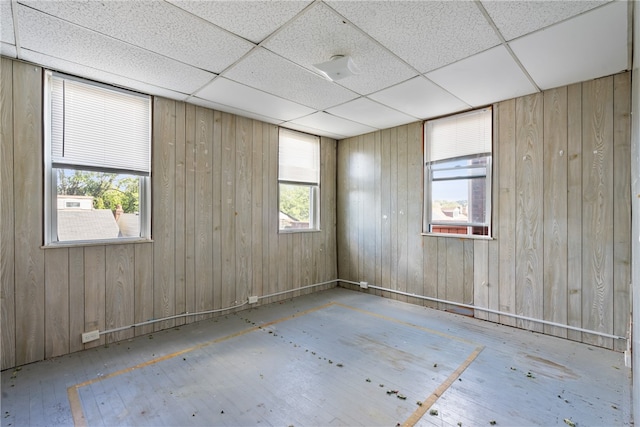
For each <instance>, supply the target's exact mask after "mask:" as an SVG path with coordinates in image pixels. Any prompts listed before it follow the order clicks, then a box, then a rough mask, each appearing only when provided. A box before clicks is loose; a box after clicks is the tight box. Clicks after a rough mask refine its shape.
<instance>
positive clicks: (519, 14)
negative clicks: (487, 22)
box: [482, 0, 610, 40]
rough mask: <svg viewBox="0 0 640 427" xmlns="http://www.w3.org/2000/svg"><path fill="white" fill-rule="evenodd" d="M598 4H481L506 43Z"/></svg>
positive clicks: (502, 2) (503, 2)
mask: <svg viewBox="0 0 640 427" xmlns="http://www.w3.org/2000/svg"><path fill="white" fill-rule="evenodd" d="M608 1H610V0H601V1H593V0H591V1H588V0H581V1H566V0H564V1H531V0H526V1H520V0H518V1H495V0H491V1H482V5H483V6H484V8H485V9H486V10H487V13H489V16H491V19H493V22H494V23H495V24H496V26H497V27H498V30H500V33H501V34H502V36H503V37H504V38H505V39H506V40H512V39H514V38H516V37H520V36H522V35H524V34H528V33H531V32H533V31H536V30H539V29H541V28H544V27H548V26H549V25H552V24H555V23H557V22H560V21H563V20H565V19H568V18H571V17H572V16H575V15H579V14H580V13H582V12H585V11H587V10H590V9H593V8H594V7H597V6H601V5H603V4H604V3H606V2H608Z"/></svg>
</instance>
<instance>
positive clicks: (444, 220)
mask: <svg viewBox="0 0 640 427" xmlns="http://www.w3.org/2000/svg"><path fill="white" fill-rule="evenodd" d="M491 148H492V114H491V108H484V109H481V110H476V111H471V112H466V113H462V114H458V115H455V116H450V117H445V118H442V119H437V120H431V121H427V122H426V123H425V150H424V152H425V174H424V177H425V186H424V188H425V197H424V200H425V209H424V213H425V215H424V231H425V233H444V234H456V235H481V236H490V235H491Z"/></svg>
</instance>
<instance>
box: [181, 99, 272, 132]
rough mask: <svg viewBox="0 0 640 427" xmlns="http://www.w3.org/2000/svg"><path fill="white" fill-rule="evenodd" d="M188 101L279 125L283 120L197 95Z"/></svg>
mask: <svg viewBox="0 0 640 427" xmlns="http://www.w3.org/2000/svg"><path fill="white" fill-rule="evenodd" d="M187 102H188V103H190V104H194V105H199V106H200V107H206V108H211V109H212V110H217V111H224V112H225V113H231V114H235V115H238V116H242V117H247V118H250V119H254V120H259V121H261V122H265V123H272V124H275V125H277V124H280V123H282V122H283V121H282V120H278V119H274V118H273V117H267V116H263V115H260V114H255V113H253V112H250V111H246V110H242V109H240V108H234V107H231V106H229V105H225V104H218V103H217V102H211V101H207V100H206V99H202V98H198V97H195V96H194V97H191V98H189V99H188V100H187Z"/></svg>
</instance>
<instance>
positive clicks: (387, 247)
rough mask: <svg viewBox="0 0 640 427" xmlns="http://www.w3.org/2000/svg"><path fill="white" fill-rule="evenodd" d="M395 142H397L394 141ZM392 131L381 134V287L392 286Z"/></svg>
mask: <svg viewBox="0 0 640 427" xmlns="http://www.w3.org/2000/svg"><path fill="white" fill-rule="evenodd" d="M393 142H395V141H393ZM391 144H392V134H391V129H385V130H383V131H381V132H380V181H381V185H380V192H381V194H380V206H381V211H382V239H381V241H382V252H381V256H382V268H381V279H382V280H381V283H380V286H381V287H384V288H388V287H390V286H391V262H392V261H391V239H392V238H393V237H392V234H391V233H392V231H391V223H392V221H393V214H392V211H391V209H392V207H391V194H392V189H391V152H392V151H393V148H392V147H391ZM379 294H380V295H382V296H384V297H389V295H390V294H389V293H388V292H379Z"/></svg>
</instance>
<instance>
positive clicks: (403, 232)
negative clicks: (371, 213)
mask: <svg viewBox="0 0 640 427" xmlns="http://www.w3.org/2000/svg"><path fill="white" fill-rule="evenodd" d="M408 145H409V132H408V125H404V126H400V127H398V158H397V161H398V166H397V170H396V174H397V181H396V186H397V187H396V188H397V190H396V196H397V205H396V210H397V212H396V217H397V221H398V226H397V227H398V228H397V235H396V236H397V237H396V239H397V242H398V243H397V245H396V249H397V251H398V252H397V254H398V255H397V256H398V258H397V262H398V272H397V275H398V279H397V280H398V281H397V285H396V286H397V287H396V289H398V290H399V291H401V292H406V291H407V269H408V265H409V256H410V254H409V253H408V251H409V248H408V245H407V243H408V242H407V240H408V235H409V230H408V227H409V224H408V221H407V214H408V211H409V200H408V198H409V192H408V188H407V184H408V181H407V167H408V163H409V161H408V151H409V147H408ZM398 299H399V300H401V301H408V298H407V297H406V296H398Z"/></svg>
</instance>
